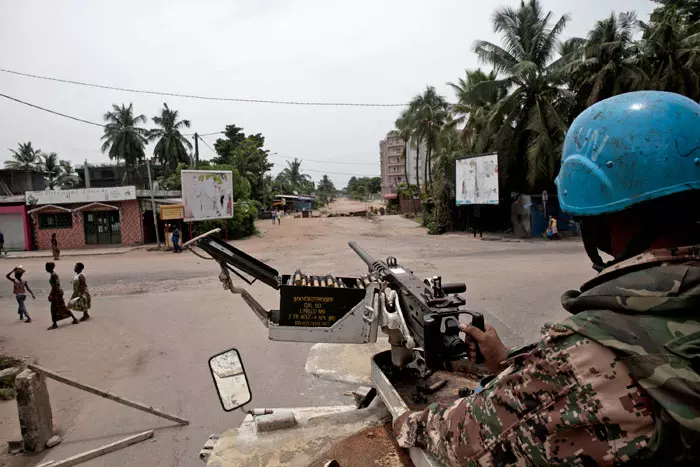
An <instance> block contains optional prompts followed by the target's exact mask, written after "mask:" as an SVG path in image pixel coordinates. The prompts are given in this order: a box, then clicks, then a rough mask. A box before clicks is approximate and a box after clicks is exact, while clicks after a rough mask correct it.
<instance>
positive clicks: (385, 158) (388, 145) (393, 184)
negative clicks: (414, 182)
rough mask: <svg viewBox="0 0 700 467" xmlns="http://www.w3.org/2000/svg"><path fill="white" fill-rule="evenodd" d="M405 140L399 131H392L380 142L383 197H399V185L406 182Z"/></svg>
mask: <svg viewBox="0 0 700 467" xmlns="http://www.w3.org/2000/svg"><path fill="white" fill-rule="evenodd" d="M403 150H404V142H403V140H402V139H401V138H399V136H398V133H396V132H395V131H390V132H389V133H387V135H386V138H385V139H383V140H381V141H380V142H379V160H380V164H381V174H382V182H381V185H382V198H384V199H387V200H388V199H395V198H397V197H398V186H399V184H401V183H405V182H406V167H405V165H404V160H403Z"/></svg>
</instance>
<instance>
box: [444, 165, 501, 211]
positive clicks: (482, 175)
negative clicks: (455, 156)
mask: <svg viewBox="0 0 700 467" xmlns="http://www.w3.org/2000/svg"><path fill="white" fill-rule="evenodd" d="M455 171H456V173H455V180H456V187H455V198H456V199H457V206H463V205H465V204H498V154H495V153H494V154H485V155H483V156H476V157H470V158H467V159H459V160H458V161H457V164H456V167H455Z"/></svg>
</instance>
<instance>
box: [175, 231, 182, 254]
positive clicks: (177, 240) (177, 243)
mask: <svg viewBox="0 0 700 467" xmlns="http://www.w3.org/2000/svg"><path fill="white" fill-rule="evenodd" d="M180 235H181V234H180V229H178V228H177V226H174V227H173V253H182V247H180Z"/></svg>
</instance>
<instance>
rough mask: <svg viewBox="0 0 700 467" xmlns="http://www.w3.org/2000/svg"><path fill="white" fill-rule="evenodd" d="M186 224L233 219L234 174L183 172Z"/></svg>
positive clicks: (210, 171)
mask: <svg viewBox="0 0 700 467" xmlns="http://www.w3.org/2000/svg"><path fill="white" fill-rule="evenodd" d="M182 200H183V202H184V205H185V217H184V221H185V222H192V221H205V220H210V219H230V218H231V217H233V173H232V172H231V171H222V170H183V171H182Z"/></svg>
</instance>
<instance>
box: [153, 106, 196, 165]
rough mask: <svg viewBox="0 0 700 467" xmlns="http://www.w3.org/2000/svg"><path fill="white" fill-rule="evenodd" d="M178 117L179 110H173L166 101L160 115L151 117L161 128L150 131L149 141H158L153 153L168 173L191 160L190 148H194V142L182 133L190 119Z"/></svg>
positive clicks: (188, 124)
mask: <svg viewBox="0 0 700 467" xmlns="http://www.w3.org/2000/svg"><path fill="white" fill-rule="evenodd" d="M178 117H179V112H178V111H177V110H174V109H172V110H171V109H170V107H168V104H167V103H165V102H164V103H163V108H162V109H160V115H156V116H154V117H153V118H152V119H151V120H153V123H155V124H156V125H158V127H159V128H154V129H152V130H150V131H149V132H148V141H151V142H153V141H157V143H156V146H155V147H154V148H153V155H154V156H155V157H156V159H157V160H158V162H160V163H161V165H162V166H163V171H164V172H165V173H166V174H167V173H171V172H173V171H175V170H176V169H177V165H178V164H180V163H182V164H187V163H189V162H190V156H189V154H188V150H191V149H192V143H190V142H189V140H188V139H187V138H185V137H184V136H183V135H182V133H181V130H182V128H189V127H190V121H189V120H178Z"/></svg>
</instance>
